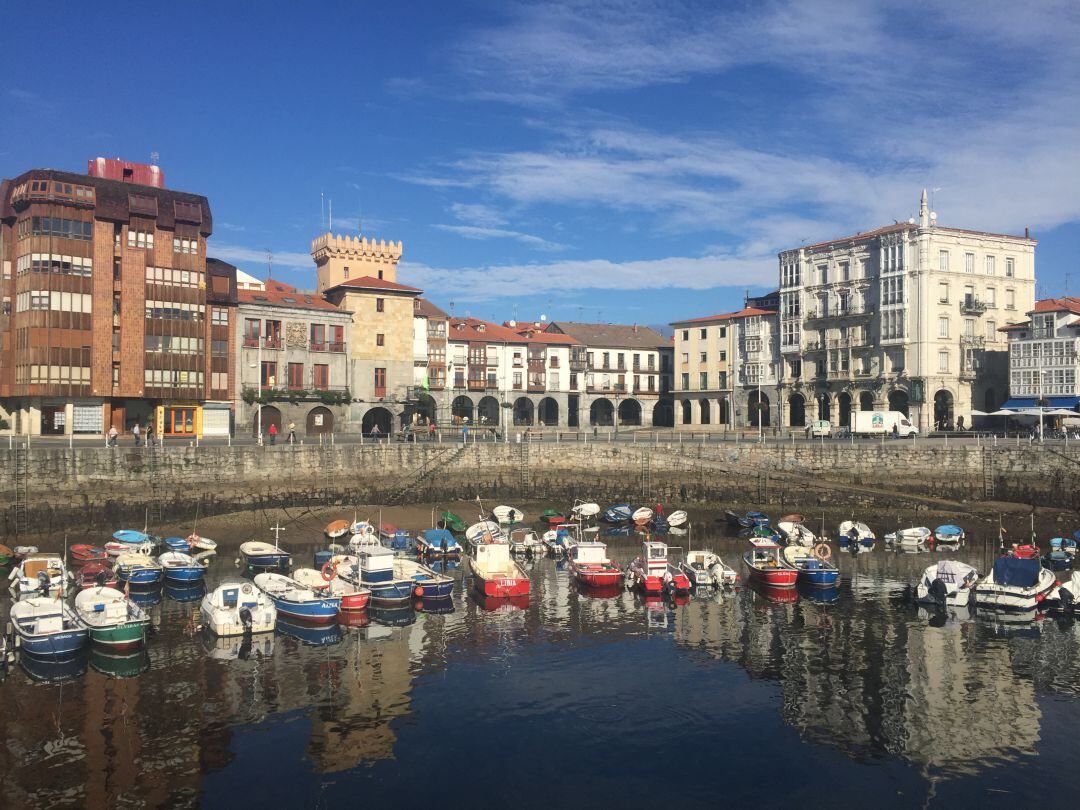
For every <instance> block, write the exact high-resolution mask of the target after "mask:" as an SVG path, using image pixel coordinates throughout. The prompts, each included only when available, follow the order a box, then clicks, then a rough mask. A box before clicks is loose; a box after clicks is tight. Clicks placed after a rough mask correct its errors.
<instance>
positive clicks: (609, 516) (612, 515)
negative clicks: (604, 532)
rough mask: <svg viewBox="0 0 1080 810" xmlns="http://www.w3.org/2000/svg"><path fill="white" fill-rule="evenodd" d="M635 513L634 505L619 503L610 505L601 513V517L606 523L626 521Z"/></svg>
mask: <svg viewBox="0 0 1080 810" xmlns="http://www.w3.org/2000/svg"><path fill="white" fill-rule="evenodd" d="M633 514H634V507H632V506H631V505H630V504H628V503H617V504H615V505H614V506H609V507H608V508H607V509H605V510H604V511H603V512H602V513H601V514H600V519H601V520H602V521H604V522H605V523H625V522H626V521H628V520H630V516H631V515H633Z"/></svg>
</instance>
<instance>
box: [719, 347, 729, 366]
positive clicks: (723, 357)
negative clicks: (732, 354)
mask: <svg viewBox="0 0 1080 810" xmlns="http://www.w3.org/2000/svg"><path fill="white" fill-rule="evenodd" d="M720 362H721V363H726V362H727V351H726V350H724V349H721V350H720Z"/></svg>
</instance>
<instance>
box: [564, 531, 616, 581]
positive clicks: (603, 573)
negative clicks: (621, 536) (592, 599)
mask: <svg viewBox="0 0 1080 810" xmlns="http://www.w3.org/2000/svg"><path fill="white" fill-rule="evenodd" d="M567 567H569V569H570V573H571V574H572V575H573V577H574V579H576V580H577V581H578V583H580V584H581V585H583V586H585V587H587V588H610V587H617V586H621V585H622V584H623V582H624V579H625V577H624V574H623V571H622V569H621V568H619V566H618V565H616V564H615V563H613V562H612V561H611V560H610V559H608V556H607V545H605V544H604V543H601V542H598V541H588V542H584V543H574V544H573V545H572V546H571V547H570V551H569V554H568V555H567Z"/></svg>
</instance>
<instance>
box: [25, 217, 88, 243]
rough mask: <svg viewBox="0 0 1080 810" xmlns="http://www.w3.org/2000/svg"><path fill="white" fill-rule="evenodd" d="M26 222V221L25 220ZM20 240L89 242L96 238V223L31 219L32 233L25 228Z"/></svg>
mask: <svg viewBox="0 0 1080 810" xmlns="http://www.w3.org/2000/svg"><path fill="white" fill-rule="evenodd" d="M23 222H25V220H23ZM19 235H20V238H24V237H26V236H31V235H32V236H58V237H60V238H61V239H78V240H80V241H82V242H89V241H90V240H91V239H93V238H94V223H93V222H91V221H83V220H80V219H63V218H61V217H31V218H30V232H29V233H26V232H25V226H24V227H23V228H22V229H20V233H19Z"/></svg>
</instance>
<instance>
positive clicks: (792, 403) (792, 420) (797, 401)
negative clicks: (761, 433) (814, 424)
mask: <svg viewBox="0 0 1080 810" xmlns="http://www.w3.org/2000/svg"><path fill="white" fill-rule="evenodd" d="M787 410H788V425H789V426H790V427H806V397H804V396H803V395H802V394H792V395H791V396H790V397H788V400H787Z"/></svg>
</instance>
